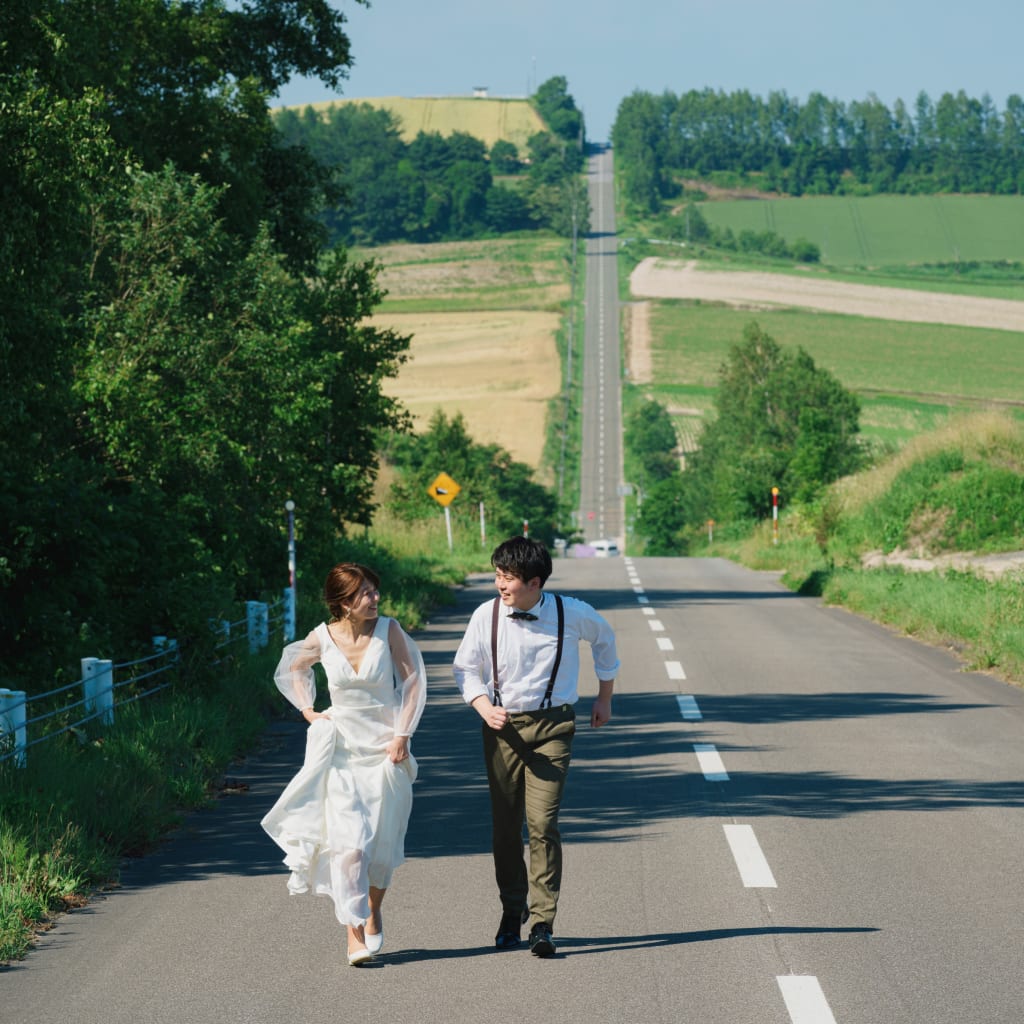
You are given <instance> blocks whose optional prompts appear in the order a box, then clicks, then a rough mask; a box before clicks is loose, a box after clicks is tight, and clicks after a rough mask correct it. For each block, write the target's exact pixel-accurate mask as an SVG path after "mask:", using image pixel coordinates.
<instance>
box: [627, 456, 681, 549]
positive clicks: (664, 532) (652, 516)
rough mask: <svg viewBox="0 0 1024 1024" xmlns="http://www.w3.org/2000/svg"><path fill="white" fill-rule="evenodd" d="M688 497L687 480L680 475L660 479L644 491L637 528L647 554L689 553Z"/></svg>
mask: <svg viewBox="0 0 1024 1024" xmlns="http://www.w3.org/2000/svg"><path fill="white" fill-rule="evenodd" d="M686 498H687V490H686V481H685V480H684V475H683V474H681V473H673V474H672V475H670V476H667V477H664V478H663V479H660V480H658V481H657V482H656V483H655V484H654V485H653V486H652V487H651V488H650V489H649V490H647V491H645V492H644V502H643V505H641V506H640V512H639V515H638V516H637V519H636V524H635V529H636V531H637V533H639V534H640V536H641V537H643V539H644V554H645V555H652V556H656V555H685V554H686V552H687V547H688V541H687V538H686V525H687V506H686Z"/></svg>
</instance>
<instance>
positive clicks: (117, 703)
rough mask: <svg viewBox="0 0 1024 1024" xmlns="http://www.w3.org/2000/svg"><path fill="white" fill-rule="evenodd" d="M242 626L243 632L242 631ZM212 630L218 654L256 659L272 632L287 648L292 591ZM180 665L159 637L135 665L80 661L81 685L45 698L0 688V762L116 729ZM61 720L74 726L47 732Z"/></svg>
mask: <svg viewBox="0 0 1024 1024" xmlns="http://www.w3.org/2000/svg"><path fill="white" fill-rule="evenodd" d="M243 626H244V627H245V629H244V630H242V629H241V627H243ZM211 627H212V628H213V629H214V630H215V631H216V632H217V633H219V634H220V636H221V639H220V641H219V642H218V643H217V644H216V646H215V648H214V649H215V650H217V651H222V650H224V649H225V648H228V647H230V646H232V645H234V644H237V643H240V642H241V641H242V640H246V641H247V642H248V651H249V653H250V654H256V653H257V652H258V651H261V650H262V649H263V648H265V647H266V646H267V645H268V644H269V643H270V634H271V632H272V631H273V632H276V631H277V630H278V628H280V630H281V634H282V637H283V639H284V642H285V643H287V642H289V641H290V640H292V639H294V637H295V592H294V590H293V589H292V588H291V587H285V589H284V594H283V596H282V597H280V598H278V599H277V600H276V601H273V602H271V603H267V602H263V601H247V602H246V604H245V618H244V619H239V620H237V621H236V622H231V621H229V620H227V619H222V620H220V621H219V622H211ZM180 660H181V652H180V651H179V649H178V641H177V640H174V639H171V638H168V637H166V636H155V637H153V653H152V654H149V655H146V656H145V657H142V658H137V659H136V660H135V661H122V662H117V663H115V662H113V661H111V660H108V659H104V658H94V657H88V658H82V662H81V664H82V677H81V678H80V679H76V680H75V681H74V682H73V683H67V684H66V685H64V686H58V687H57V688H56V689H53V690H47V691H46V692H45V693H34V694H32V696H31V697H30V696H28V694H27V693H26V692H25V691H24V690H8V689H3V688H0V761H6V760H13V761H14V763H15V764H17V765H19V766H21V767H24V765H25V762H26V751H27V750H28V748H29V747H33V746H35V745H36V744H38V743H43V742H45V741H46V740H51V739H53V738H54V737H56V736H61V735H63V734H64V733H69V732H70V733H74V734H76V735H77V734H80V732H81V729H82V726H84V725H86V724H87V723H89V722H97V721H98V722H99V723H100V724H101V725H103V726H110V725H113V723H114V711H115V709H116V708H119V707H124V706H125V705H126V704H131V703H134V702H135V701H138V700H143V699H144V698H146V697H151V696H153V694H156V693H159V692H160V691H161V690H166V689H167V688H168V687H169V686H172V685H173V684H174V682H175V679H176V677H177V669H178V666H179V664H180ZM222 660H223V658H218V659H217V660H216V661H215V662H213V664H215V665H217V664H220V662H221V661H222ZM140 685H141V686H142V689H141V690H140V689H139V686H140ZM79 688H80V689H81V697H79V698H78V699H77V700H72V701H71V702H70V703H68V702H67V700H57V698H60V697H61V695H62V694H66V693H70V692H71V691H73V690H76V689H79ZM129 688H130V690H129ZM44 701H45V702H46V703H45V704H44V703H43V702H44ZM55 704H56V706H54V705H55ZM30 706H35V707H39V708H43V707H45V708H46V710H41V711H39V712H38V713H37V714H33V713H31V711H30ZM79 716H80V717H79ZM58 717H61V718H65V719H66V718H69V717H71V718H74V719H75V720H74V721H71V722H64V723H63V724H62V725H60V727H59V728H50V729H47V728H46V727H45V725H44V723H46V722H50V721H51V720H52V719H55V718H58ZM40 726H42V727H43V731H42V732H41V733H40V734H39V735H38V736H33V737H32V738H31V739H30V738H29V731H30V727H35V728H34V729H32V731H33V732H35V731H36V730H37V729H38V728H39V727H40Z"/></svg>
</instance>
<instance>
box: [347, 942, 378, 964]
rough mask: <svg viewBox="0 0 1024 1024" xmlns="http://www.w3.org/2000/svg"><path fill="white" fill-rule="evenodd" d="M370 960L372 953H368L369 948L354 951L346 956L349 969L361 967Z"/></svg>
mask: <svg viewBox="0 0 1024 1024" xmlns="http://www.w3.org/2000/svg"><path fill="white" fill-rule="evenodd" d="M367 938H370V936H367ZM372 959H373V953H372V952H371V951H370V948H369V946H367V948H366V949H354V950H352V951H350V952H349V954H348V965H349V967H361V966H362V965H363V964H365V963H369V962H370V961H371V960H372Z"/></svg>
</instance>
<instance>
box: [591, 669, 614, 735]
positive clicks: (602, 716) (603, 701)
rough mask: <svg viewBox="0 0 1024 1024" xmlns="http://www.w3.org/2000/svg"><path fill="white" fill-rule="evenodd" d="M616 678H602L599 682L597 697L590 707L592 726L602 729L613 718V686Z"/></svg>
mask: <svg viewBox="0 0 1024 1024" xmlns="http://www.w3.org/2000/svg"><path fill="white" fill-rule="evenodd" d="M614 685H615V680H614V679H601V680H599V681H598V684H597V699H596V700H595V701H594V706H593V707H592V708H591V709H590V727H591V728H592V729H600V728H601V726H602V725H607V724H608V723H609V722H610V721H611V720H612V687H613V686H614Z"/></svg>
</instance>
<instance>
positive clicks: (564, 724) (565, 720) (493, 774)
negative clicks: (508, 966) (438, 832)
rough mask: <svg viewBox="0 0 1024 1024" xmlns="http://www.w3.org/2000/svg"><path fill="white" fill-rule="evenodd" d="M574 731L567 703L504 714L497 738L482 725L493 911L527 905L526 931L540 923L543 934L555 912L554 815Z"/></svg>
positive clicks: (558, 844) (558, 842)
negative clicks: (526, 853) (526, 846)
mask: <svg viewBox="0 0 1024 1024" xmlns="http://www.w3.org/2000/svg"><path fill="white" fill-rule="evenodd" d="M511 729H514V730H515V732H514V733H513V732H510V730H511ZM575 732H576V713H575V711H574V710H573V707H572V705H571V704H562V705H560V706H558V707H555V708H548V709H546V710H543V711H524V712H520V713H517V714H510V715H509V725H507V726H506V727H505V728H504V729H503V730H501V732H495V731H494V730H493V729H492V728H490V726H487V725H484V727H483V740H484V760H485V762H486V765H487V782H488V785H489V787H490V791H491V818H492V833H491V841H492V844H493V850H494V876H495V878H496V880H497V882H498V893H499V894H500V896H501V907H502V911H503V912H504V913H505V914H508V915H510V916H517V915H519V914H522V912H523V911H524V910H525V909H526V908H527V907H528V908H529V911H530V917H529V921H530V926H531V927H532V926H533V925H534V924H537V923H543V924H546V925H547V926H548V927H549V928H551V927H552V926H553V924H554V920H555V912H556V910H557V908H558V895H559V892H560V890H561V887H562V837H561V833H560V832H559V830H558V812H559V808H560V807H561V803H562V792H563V791H564V789H565V780H566V776H567V775H568V772H569V762H570V760H571V759H572V738H573V735H574V734H575ZM524 821H525V822H526V828H527V835H528V836H529V842H530V866H529V871H527V867H526V862H525V860H524V858H523V822H524Z"/></svg>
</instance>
